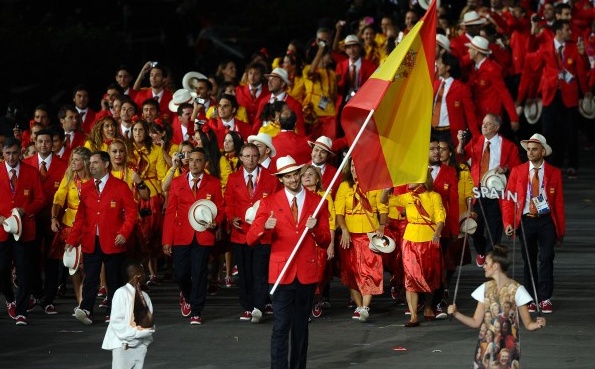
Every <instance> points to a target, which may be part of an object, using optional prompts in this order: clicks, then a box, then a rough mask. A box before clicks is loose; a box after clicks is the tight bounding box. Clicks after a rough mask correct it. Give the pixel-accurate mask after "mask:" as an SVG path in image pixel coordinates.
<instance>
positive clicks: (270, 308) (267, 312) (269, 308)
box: [264, 304, 273, 315]
mask: <svg viewBox="0 0 595 369" xmlns="http://www.w3.org/2000/svg"><path fill="white" fill-rule="evenodd" d="M264 314H265V315H273V305H271V304H266V305H265V306H264Z"/></svg>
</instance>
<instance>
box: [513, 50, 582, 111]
mask: <svg viewBox="0 0 595 369" xmlns="http://www.w3.org/2000/svg"><path fill="white" fill-rule="evenodd" d="M563 55H564V58H563V68H564V69H566V70H567V71H568V72H570V73H571V74H572V75H573V76H574V78H573V79H572V80H571V81H570V83H567V82H566V81H562V80H560V79H559V78H558V74H559V73H560V71H561V70H562V69H561V68H558V59H557V57H556V50H555V46H554V41H553V40H548V41H545V42H542V43H541V44H540V45H539V48H538V49H537V51H535V52H533V53H529V54H528V55H527V58H528V59H529V58H531V59H533V60H534V62H535V64H533V65H532V67H531V69H532V71H535V70H540V71H542V77H541V82H540V83H539V92H540V93H541V102H542V104H543V106H549V105H550V104H551V103H552V101H553V100H554V96H555V95H556V92H557V90H558V88H560V89H561V95H562V102H563V103H564V106H566V107H568V108H572V107H576V106H578V100H579V88H580V90H581V91H582V93H585V92H587V91H588V83H587V70H588V69H589V62H588V61H587V60H586V56H583V55H579V53H578V49H577V47H576V44H575V43H574V42H572V41H567V42H566V46H565V47H564V51H563ZM530 72H531V71H527V73H530ZM530 82H531V78H521V82H520V85H519V100H520V99H521V98H524V97H525V96H524V95H525V93H526V92H525V91H527V89H528V84H529V83H530Z"/></svg>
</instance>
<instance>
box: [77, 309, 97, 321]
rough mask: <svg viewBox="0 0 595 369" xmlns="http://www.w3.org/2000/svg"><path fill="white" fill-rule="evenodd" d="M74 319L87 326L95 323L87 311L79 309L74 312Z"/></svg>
mask: <svg viewBox="0 0 595 369" xmlns="http://www.w3.org/2000/svg"><path fill="white" fill-rule="evenodd" d="M74 317H75V318H77V319H78V320H79V321H80V322H81V323H83V324H85V325H91V324H93V321H92V320H91V318H90V316H89V312H88V311H87V310H84V309H80V308H77V309H76V310H75V311H74Z"/></svg>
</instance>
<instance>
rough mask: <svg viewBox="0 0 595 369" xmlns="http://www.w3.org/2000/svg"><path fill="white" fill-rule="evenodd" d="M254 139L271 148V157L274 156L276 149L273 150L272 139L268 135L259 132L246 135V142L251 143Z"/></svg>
mask: <svg viewBox="0 0 595 369" xmlns="http://www.w3.org/2000/svg"><path fill="white" fill-rule="evenodd" d="M254 141H258V142H262V143H263V144H265V145H266V146H267V147H268V148H269V149H271V155H270V156H271V158H274V157H275V155H277V150H275V146H273V139H272V138H271V136H270V135H268V134H266V133H262V132H261V133H258V134H257V135H251V136H248V143H253V142H254Z"/></svg>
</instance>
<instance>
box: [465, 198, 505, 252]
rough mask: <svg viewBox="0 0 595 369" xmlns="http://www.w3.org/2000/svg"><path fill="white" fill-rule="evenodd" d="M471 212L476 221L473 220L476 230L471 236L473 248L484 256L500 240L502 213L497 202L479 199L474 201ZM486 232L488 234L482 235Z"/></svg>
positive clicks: (495, 200) (496, 200)
mask: <svg viewBox="0 0 595 369" xmlns="http://www.w3.org/2000/svg"><path fill="white" fill-rule="evenodd" d="M480 201H481V204H480ZM482 207H483V211H482ZM473 211H474V212H475V213H476V214H477V219H475V221H476V222H477V229H476V230H475V233H474V234H473V246H474V247H475V251H477V253H478V254H481V255H486V254H487V253H488V252H490V251H491V250H492V249H493V248H494V244H496V243H499V242H500V240H501V239H502V230H503V228H504V226H503V225H502V212H501V211H500V203H499V200H498V199H488V198H485V197H480V198H478V199H477V200H476V201H475V204H474V205H473ZM484 214H485V218H484ZM486 226H487V229H486ZM486 230H488V231H489V232H488V233H487V234H486V235H484V232H486ZM486 236H487V237H486Z"/></svg>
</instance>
